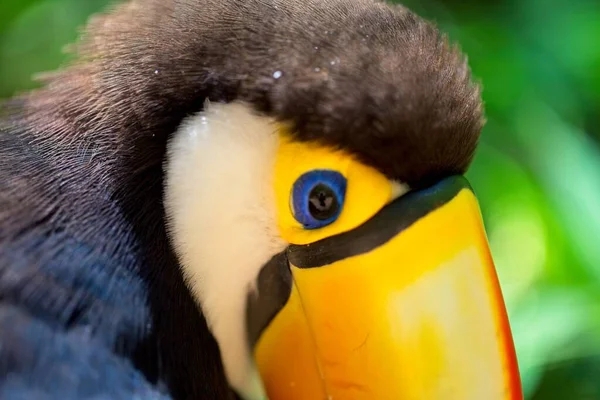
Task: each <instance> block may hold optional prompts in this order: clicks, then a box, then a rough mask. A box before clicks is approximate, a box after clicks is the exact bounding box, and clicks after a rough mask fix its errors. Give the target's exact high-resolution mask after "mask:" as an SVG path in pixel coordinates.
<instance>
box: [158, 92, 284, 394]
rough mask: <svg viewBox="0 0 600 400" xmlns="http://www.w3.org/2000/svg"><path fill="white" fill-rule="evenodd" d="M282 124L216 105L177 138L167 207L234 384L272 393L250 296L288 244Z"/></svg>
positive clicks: (245, 389) (187, 269)
mask: <svg viewBox="0 0 600 400" xmlns="http://www.w3.org/2000/svg"><path fill="white" fill-rule="evenodd" d="M277 146H278V135H277V126H276V125H275V124H274V122H273V121H272V120H271V119H268V118H265V117H260V116H257V115H255V114H253V113H252V112H251V111H250V109H249V108H248V107H247V106H245V105H242V104H239V103H237V104H236V103H234V104H227V105H223V104H210V105H208V106H207V107H206V110H205V111H204V112H203V113H201V114H199V115H196V116H193V117H191V118H189V119H188V120H187V121H185V122H184V123H183V124H182V126H181V128H180V129H179V130H178V131H177V132H176V133H175V135H174V137H173V139H172V140H171V142H170V143H169V148H168V160H167V163H166V165H165V176H166V178H165V179H166V182H165V209H166V214H167V221H168V228H169V233H170V237H171V240H172V243H173V245H174V247H175V251H176V253H177V255H178V257H179V261H180V263H181V265H182V268H183V272H184V274H185V276H186V278H187V280H188V284H189V286H190V289H191V291H192V293H193V295H194V296H195V298H196V300H197V302H198V304H201V305H202V311H203V312H204V315H205V316H206V319H207V322H208V324H209V327H210V329H211V332H212V333H213V335H214V336H215V338H216V340H217V342H218V344H219V348H220V351H221V357H222V359H223V364H224V367H225V373H226V375H227V378H228V380H229V383H230V384H231V385H232V387H234V388H235V389H236V390H237V391H238V392H239V393H240V395H243V396H244V397H245V398H247V399H260V398H264V397H265V396H264V390H263V388H262V385H261V383H260V379H259V377H258V373H257V371H256V368H255V366H254V362H253V359H252V355H251V352H250V351H249V347H248V342H247V339H246V326H245V321H246V298H247V294H248V291H249V290H251V289H253V288H254V285H255V282H256V279H257V277H258V273H259V271H260V269H261V268H262V267H263V266H264V264H265V263H266V262H267V261H268V260H269V259H270V258H271V257H272V256H273V255H275V254H276V253H278V252H280V251H282V250H283V249H284V248H285V246H286V243H285V242H284V241H283V240H282V239H281V238H280V237H279V233H278V230H277V224H276V213H275V212H276V209H275V199H274V188H273V176H272V174H273V169H274V163H275V155H276V151H277Z"/></svg>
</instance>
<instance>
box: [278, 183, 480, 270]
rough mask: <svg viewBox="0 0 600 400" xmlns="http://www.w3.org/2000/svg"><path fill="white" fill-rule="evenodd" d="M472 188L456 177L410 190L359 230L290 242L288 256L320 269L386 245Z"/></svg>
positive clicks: (295, 261)
mask: <svg viewBox="0 0 600 400" xmlns="http://www.w3.org/2000/svg"><path fill="white" fill-rule="evenodd" d="M465 188H468V189H469V190H471V187H470V185H469V183H468V182H467V180H466V179H465V178H463V177H462V176H455V177H451V178H448V179H445V180H443V181H441V182H440V183H438V184H436V185H434V186H432V187H430V188H428V189H424V190H420V191H418V192H410V193H407V194H406V195H404V196H402V197H401V198H399V199H397V200H395V201H393V202H392V203H390V204H388V205H387V206H385V207H384V208H382V209H381V211H379V212H378V213H377V214H376V215H375V216H374V217H373V218H371V219H369V220H368V221H367V222H365V223H364V224H362V225H361V226H359V227H358V228H356V229H353V230H351V231H349V232H344V233H341V234H339V235H335V236H332V237H329V238H325V239H322V240H319V241H318V242H315V243H311V244H307V245H301V246H299V245H290V246H289V247H288V259H289V261H290V262H291V263H292V264H293V265H294V266H296V267H298V268H316V267H322V266H324V265H328V264H332V263H334V262H336V261H340V260H343V259H345V258H349V257H354V256H357V255H359V254H364V253H368V252H369V251H371V250H373V249H375V248H377V247H379V246H381V245H383V244H385V243H386V242H387V241H389V240H390V239H391V238H393V237H395V236H396V235H398V234H399V233H400V232H402V231H403V230H405V229H407V228H408V227H410V226H411V225H412V224H414V223H415V222H417V221H418V220H419V219H421V218H423V217H424V216H426V215H427V214H429V213H430V212H432V211H434V210H435V209H437V208H439V207H441V206H442V205H444V204H446V203H447V202H449V201H450V200H452V199H453V198H454V197H455V196H456V195H457V194H458V193H459V192H460V191H461V190H462V189H465Z"/></svg>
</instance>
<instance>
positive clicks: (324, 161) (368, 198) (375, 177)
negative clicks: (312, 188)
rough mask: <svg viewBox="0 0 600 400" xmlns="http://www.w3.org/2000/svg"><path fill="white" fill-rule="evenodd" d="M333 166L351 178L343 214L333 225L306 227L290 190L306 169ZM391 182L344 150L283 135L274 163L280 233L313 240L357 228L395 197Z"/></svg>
mask: <svg viewBox="0 0 600 400" xmlns="http://www.w3.org/2000/svg"><path fill="white" fill-rule="evenodd" d="M314 169H331V170H335V171H338V172H340V173H341V174H342V175H344V177H345V178H346V179H347V180H348V187H347V190H346V201H345V202H344V206H343V207H344V208H343V210H342V213H341V214H340V217H339V218H338V219H337V220H336V221H335V222H333V223H332V224H331V225H328V226H325V227H323V228H320V229H315V230H306V229H304V227H302V225H301V224H300V223H299V222H298V221H296V219H295V218H294V215H293V213H292V211H291V209H290V190H291V188H292V187H293V185H294V182H296V180H297V179H298V178H299V177H300V176H301V175H302V174H304V173H305V172H308V171H311V170H314ZM392 186H393V185H392V183H391V182H390V181H389V180H388V179H387V178H386V177H385V176H383V175H382V174H381V173H379V172H377V171H376V170H375V169H374V168H371V167H367V166H365V165H363V164H361V163H359V162H358V161H356V160H354V158H352V157H351V156H349V155H347V154H345V153H344V152H342V151H335V150H331V149H327V148H324V147H322V146H319V145H317V144H313V143H298V142H293V141H292V140H291V139H290V137H289V136H288V135H286V134H285V133H282V134H281V136H280V145H279V151H278V153H277V159H276V163H275V199H276V200H275V201H276V206H277V212H278V214H277V222H278V225H279V230H280V234H281V237H282V238H283V239H284V240H285V241H287V242H288V243H292V244H307V243H314V242H316V241H318V240H320V239H323V238H326V237H330V236H333V235H336V234H338V233H341V232H346V231H349V230H351V229H354V228H356V227H357V226H359V225H360V224H362V223H363V222H365V221H366V220H368V219H369V218H371V217H372V216H373V215H375V213H377V211H379V210H380V209H381V208H382V207H383V206H384V205H386V204H387V203H389V202H390V200H392V193H393V191H392Z"/></svg>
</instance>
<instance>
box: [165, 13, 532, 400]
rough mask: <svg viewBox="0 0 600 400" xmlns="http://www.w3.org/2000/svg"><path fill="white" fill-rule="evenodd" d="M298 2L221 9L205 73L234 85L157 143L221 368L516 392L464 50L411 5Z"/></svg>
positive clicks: (300, 384) (291, 391)
mask: <svg viewBox="0 0 600 400" xmlns="http://www.w3.org/2000/svg"><path fill="white" fill-rule="evenodd" d="M309 3H310V4H308V3H307V4H308V5H305V6H304V5H301V4H300V3H299V2H287V3H286V2H278V3H277V5H276V6H273V7H266V6H265V7H266V11H265V13H264V15H263V17H264V24H263V23H262V22H261V21H263V19H262V18H263V17H261V15H258V14H256V15H255V14H252V15H246V17H245V18H246V21H243V20H242V19H241V20H242V22H239V21H237V20H235V19H234V18H232V19H231V20H232V21H233V22H232V24H233V26H232V27H231V28H230V33H231V40H236V42H235V43H236V44H235V45H233V44H231V43H230V44H229V47H228V49H229V50H231V51H233V50H234V49H237V50H236V51H239V54H237V53H236V54H237V55H235V57H234V59H235V60H237V61H239V63H238V64H236V63H235V62H233V61H232V62H223V64H222V68H221V69H218V70H215V71H214V72H215V73H214V77H213V78H214V79H215V80H217V81H219V82H233V81H235V82H236V85H237V86H236V91H237V93H238V95H237V96H236V98H235V99H233V100H232V101H227V102H215V103H210V102H207V103H206V104H205V106H204V108H203V111H202V112H201V113H199V114H197V115H194V116H191V117H189V118H188V119H186V120H185V121H184V122H183V124H182V125H181V127H180V128H179V129H178V131H177V132H176V133H175V134H174V135H173V137H172V138H171V140H170V143H169V147H168V159H167V161H166V163H165V176H166V178H165V208H166V213H167V217H168V225H169V226H168V229H169V232H170V237H171V240H172V244H173V247H174V248H175V251H176V253H177V255H178V258H179V262H180V264H181V268H182V270H183V273H184V276H185V278H186V281H187V283H188V286H189V289H190V290H191V292H192V293H193V296H194V298H195V299H196V301H197V303H198V306H199V307H200V308H201V310H202V312H203V314H204V315H205V317H206V319H207V322H208V325H209V328H210V330H211V332H212V334H213V335H214V337H215V339H216V341H217V343H218V346H219V349H220V353H221V357H222V361H223V365H224V368H225V373H226V376H227V378H228V381H229V383H230V385H231V386H232V387H233V388H234V389H235V390H236V391H237V393H238V394H239V395H240V396H241V397H242V398H244V399H247V400H255V399H262V398H265V397H266V396H268V398H270V399H272V400H281V399H285V400H293V399H400V400H413V399H444V400H452V399H455V400H459V399H460V400H464V399H478V400H481V399H486V400H501V399H502V400H504V399H507V400H508V399H511V400H516V399H519V398H521V397H522V394H521V389H520V384H519V379H518V371H517V367H516V361H515V354H514V348H513V343H512V339H511V334H510V329H509V325H508V320H507V316H506V312H505V307H504V303H503V300H502V295H501V291H500V288H499V285H498V280H497V277H496V273H495V270H494V266H493V263H492V259H491V257H490V252H489V249H488V244H487V240H486V235H485V231H484V227H483V225H482V221H481V216H480V212H479V208H478V204H477V200H476V197H475V195H474V193H473V190H472V189H471V187H470V186H469V184H468V182H467V181H466V179H465V178H464V177H463V176H462V175H463V174H464V173H465V171H466V169H467V167H468V165H469V163H470V162H471V160H472V157H473V154H474V151H475V148H476V145H477V141H478V138H479V134H480V130H481V128H482V125H483V112H482V104H481V98H480V90H479V87H478V85H477V84H475V83H474V82H473V81H472V79H471V76H470V73H469V69H468V67H467V64H466V61H465V59H464V57H463V56H462V54H461V53H460V51H459V50H458V49H456V48H455V47H453V46H451V45H449V44H448V42H447V40H446V38H445V37H443V36H442V35H440V34H439V32H438V31H437V30H436V28H434V27H433V26H432V25H430V24H429V23H427V22H425V21H423V20H421V19H419V18H418V17H416V16H415V15H414V14H412V13H410V12H409V11H407V10H406V9H405V8H403V7H392V6H387V5H384V4H380V3H372V2H370V1H354V2H352V4H353V7H354V8H352V7H350V6H348V5H346V4H345V3H343V2H337V1H336V2H324V4H323V5H321V4H320V3H318V2H309ZM328 3H331V4H328ZM240 7H241V6H240ZM248 19H253V21H254V22H252V23H249V22H248ZM236 21H237V22H236ZM269 21H270V22H269ZM282 21H283V22H282ZM286 21H287V22H286ZM298 21H305V22H306V21H310V23H303V24H300V22H298ZM271 22H272V23H274V24H276V26H274V25H269V24H270V23H271ZM284 23H285V24H284ZM236 24H239V26H238V25H236ZM244 24H246V25H244ZM250 28H251V29H250ZM259 39H261V40H260V43H259ZM232 43H234V42H232ZM265 49H266V50H265ZM267 53H268V54H267ZM212 54H213V57H217V55H219V54H220V53H219V52H213V53H212ZM219 57H220V55H219ZM211 61H212V60H211V59H208V63H209V64H210V62H211ZM209 100H210V99H209Z"/></svg>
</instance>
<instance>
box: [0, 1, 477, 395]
mask: <svg viewBox="0 0 600 400" xmlns="http://www.w3.org/2000/svg"><path fill="white" fill-rule="evenodd" d="M77 52H78V55H79V57H78V60H77V61H76V62H75V63H74V64H73V65H70V66H69V67H68V68H66V69H64V70H63V71H61V72H58V73H55V74H52V75H49V76H47V77H46V78H45V81H46V85H45V87H44V88H43V89H41V90H38V91H36V92H33V93H30V94H25V95H23V96H21V97H19V98H17V99H15V100H12V101H11V102H10V103H7V104H6V105H4V109H3V110H2V112H1V113H0V115H2V119H1V120H0V246H1V247H0V250H1V251H0V326H2V327H3V328H2V331H1V332H0V397H3V396H2V395H3V394H6V393H12V392H10V390H11V389H10V387H11V386H10V382H11V381H10V379H8V378H7V377H8V376H9V374H10V373H13V374H14V373H17V374H21V377H22V378H21V379H22V380H23V383H22V384H23V385H25V386H27V385H30V386H31V388H30V389H31V390H34V389H35V388H39V389H40V390H42V391H43V390H48V388H51V387H53V385H54V387H59V386H60V385H70V384H71V382H70V381H69V379H73V376H74V375H73V374H77V373H78V372H76V371H77V369H73V371H72V373H71V375H69V374H66V375H68V376H62V377H61V376H59V377H56V378H55V379H52V380H50V381H48V380H41V381H40V380H39V379H37V378H36V375H35V373H34V372H33V371H37V369H36V368H38V367H37V365H39V363H41V362H42V361H41V360H42V359H44V362H46V363H47V364H44V365H47V368H57V367H59V366H60V365H61V363H63V362H64V359H61V357H63V356H62V355H60V354H57V353H55V350H52V348H46V347H31V346H29V345H27V344H26V343H27V342H26V339H23V338H21V337H19V336H20V334H19V333H18V332H12V331H10V330H6V329H5V328H4V326H6V325H7V324H11V325H13V323H14V325H13V326H14V329H16V330H19V329H21V332H26V331H27V330H28V329H34V330H35V331H36V332H39V338H37V337H36V338H30V339H31V340H32V342H30V343H34V342H35V341H36V340H38V339H39V340H40V341H42V340H47V339H45V337H46V336H48V335H49V336H48V337H52V338H53V339H52V340H56V341H60V342H61V343H63V342H64V343H68V344H67V346H76V347H77V348H81V349H82V351H83V352H85V351H90V352H94V351H97V352H99V353H98V354H100V353H102V354H109V355H110V356H109V357H112V360H113V361H112V362H114V363H116V364H119V365H121V367H122V368H123V370H124V371H125V370H127V371H129V372H127V373H128V374H136V373H137V372H134V368H135V369H137V371H139V373H140V374H141V375H143V376H144V377H145V380H146V383H144V384H143V385H146V386H147V387H154V388H155V389H156V388H158V387H162V386H163V385H166V386H167V387H168V388H169V390H170V393H171V395H172V396H173V397H175V398H180V399H191V398H195V399H199V398H201V399H213V398H215V399H217V398H218V399H222V398H228V397H231V396H233V394H232V392H231V391H230V390H229V388H228V386H227V384H226V380H225V377H224V375H223V371H222V367H221V363H220V359H219V355H218V349H217V346H216V344H215V342H214V339H213V338H212V336H211V335H210V333H209V332H208V330H207V328H206V323H205V321H204V318H203V316H202V315H201V313H199V312H198V310H197V307H196V305H195V304H194V301H193V300H192V297H191V295H190V294H189V292H188V291H187V290H186V289H185V285H184V282H183V279H182V276H181V272H180V271H179V268H178V265H177V260H176V258H175V256H174V254H173V252H172V250H171V248H170V246H169V244H168V240H167V236H166V232H165V224H164V215H163V214H164V211H163V206H162V169H161V167H162V161H163V156H164V151H165V146H166V142H167V138H168V137H169V135H170V134H171V133H172V132H174V131H175V129H176V128H177V126H178V124H179V123H180V121H181V120H182V119H183V118H184V117H185V116H187V115H189V114H191V113H194V112H197V111H199V110H201V109H202V105H203V103H204V102H205V100H206V99H210V100H211V101H223V102H229V101H232V100H243V101H246V102H249V103H250V104H252V105H253V106H254V108H255V109H256V111H257V112H260V113H265V114H268V115H270V116H273V117H275V118H277V119H279V120H281V121H286V122H291V123H292V126H293V127H294V130H293V131H294V135H295V136H296V137H297V138H298V139H300V140H318V141H321V142H323V143H326V144H329V145H333V146H339V147H344V148H346V149H348V150H350V151H351V152H353V153H354V154H356V155H357V156H358V157H359V158H361V159H362V160H364V161H365V162H366V163H368V164H371V165H373V166H374V167H376V168H378V169H379V170H381V171H383V172H384V173H386V174H387V175H388V176H389V177H392V178H395V179H399V180H401V181H405V182H408V183H410V184H411V185H413V186H418V185H423V184H426V183H428V182H431V181H433V180H435V179H438V178H440V177H442V176H447V175H450V174H454V173H461V172H463V171H464V170H465V169H466V168H467V166H468V164H469V162H470V160H471V158H472V155H473V151H474V149H475V146H476V143H477V140H478V136H479V132H480V129H481V126H482V107H481V99H480V96H479V89H478V87H477V86H476V85H474V84H472V83H471V80H470V73H469V70H468V68H467V66H466V63H465V61H464V59H463V57H462V55H461V54H460V53H459V52H458V50H456V49H454V48H452V47H451V46H450V45H449V44H448V43H447V41H446V39H444V37H442V36H441V35H440V34H439V32H438V31H437V30H436V29H435V28H434V27H433V26H432V25H430V24H428V23H426V22H424V21H423V20H421V19H420V18H418V17H417V16H415V15H414V14H412V13H411V12H409V11H408V10H406V9H405V8H403V7H400V6H393V7H390V6H388V5H385V4H382V3H374V2H373V1H371V0H326V1H319V0H309V1H305V0H294V1H289V0H288V1H284V0H279V1H265V0H146V1H142V0H134V1H131V2H129V3H127V4H125V5H122V6H119V7H117V8H116V9H115V10H114V11H112V12H111V13H109V14H107V15H104V16H100V17H95V18H94V19H93V20H92V21H91V23H90V24H89V26H88V28H87V31H86V34H85V37H84V39H83V40H82V41H81V42H80V43H79V44H78V46H77ZM14 321H16V322H14ZM28 324H29V325H28ZM28 326H29V328H28ZM15 346H16V347H15ZM7 349H11V350H7ZM19 349H20V350H19ZM85 349H89V350H85ZM61 354H63V353H61ZM65 354H66V353H65ZM69 354H70V353H69ZM44 357H45V358H44ZM64 357H71V356H67V355H65V356H64ZM82 357H83V356H82ZM129 362H131V363H132V365H133V367H134V368H132V367H131V365H129ZM141 375H140V376H141ZM92 379H95V381H96V383H97V384H98V385H99V386H100V387H102V386H104V385H106V384H107V382H106V379H105V378H104V377H103V376H102V375H101V374H99V375H96V376H93V377H92ZM132 379H133V380H135V381H136V382H137V381H138V378H136V377H134V376H133V375H132ZM147 387H146V388H142V389H139V391H138V393H142V392H144V391H145V390H148V388H147ZM7 388H8V389H7ZM7 390H9V392H6V391H7ZM115 390H116V389H115ZM156 390H158V389H156ZM3 391H4V392H3ZM54 393H59V392H54ZM124 393H125V392H124ZM65 396H66V397H65ZM76 397H77V396H75V395H74V396H72V397H68V395H66V394H64V393H63V395H61V396H60V398H61V399H67V398H76ZM115 397H118V396H117V395H114V396H113V397H112V398H115ZM28 398H35V397H28ZM40 398H45V397H43V396H42V397H40ZM122 398H131V396H130V395H129V394H127V395H123V396H122Z"/></svg>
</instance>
